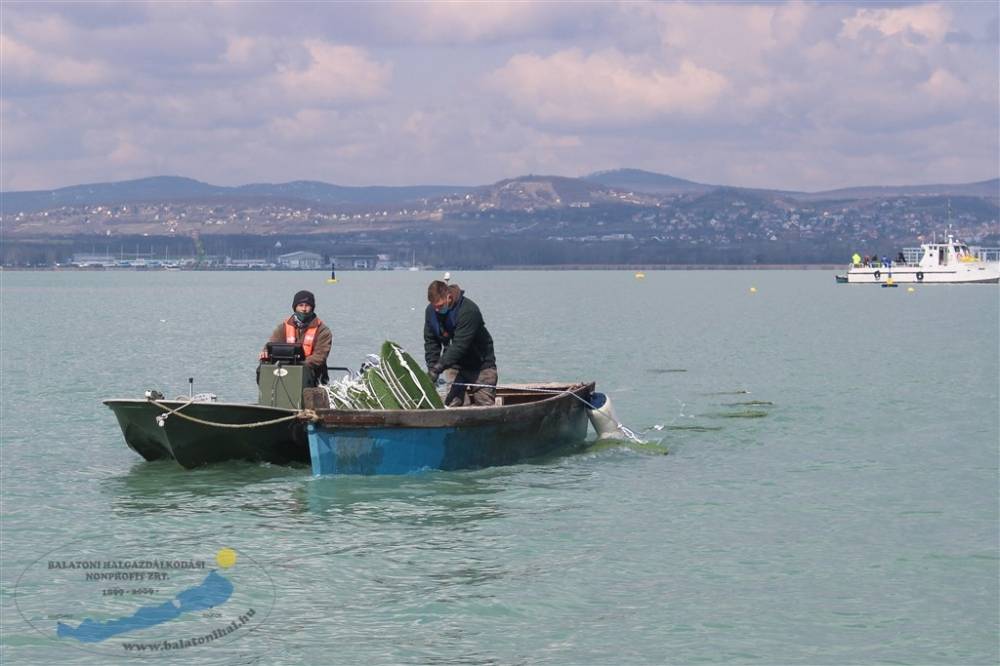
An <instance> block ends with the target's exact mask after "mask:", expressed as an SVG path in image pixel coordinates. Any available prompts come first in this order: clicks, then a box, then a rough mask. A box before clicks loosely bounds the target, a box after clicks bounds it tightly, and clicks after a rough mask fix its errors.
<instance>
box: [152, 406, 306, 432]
mask: <svg viewBox="0 0 1000 666" xmlns="http://www.w3.org/2000/svg"><path fill="white" fill-rule="evenodd" d="M149 401H150V402H151V403H153V404H154V405H156V406H157V407H159V408H160V409H162V410H163V411H165V412H166V414H160V415H159V416H157V417H156V423H157V425H159V426H160V427H161V428H162V427H163V426H164V424H165V423H166V421H167V417H169V416H175V415H176V416H179V417H181V418H182V419H186V420H188V421H191V422H193V423H199V424H201V425H206V426H210V427H213V428H231V429H233V430H240V429H243V428H247V429H250V428H263V427H264V426H269V425H275V424H277V423H283V422H284V421H292V420H295V419H298V420H300V421H318V420H319V415H318V414H316V412H315V411H313V410H311V409H301V410H299V411H297V412H296V413H294V414H289V415H288V416H282V417H280V418H276V419H270V420H268V421H257V422H256V423H217V422H215V421H206V420H205V419H199V418H198V417H196V416H190V415H188V414H184V413H182V412H181V410H182V409H184V408H185V407H188V406H189V405H192V404H194V401H193V400H188V401H187V402H185V403H184V404H183V405H181V406H180V407H177V408H176V409H171V408H170V406H169V405H164V404H162V403H160V402H159V401H157V400H153V399H150V400H149Z"/></svg>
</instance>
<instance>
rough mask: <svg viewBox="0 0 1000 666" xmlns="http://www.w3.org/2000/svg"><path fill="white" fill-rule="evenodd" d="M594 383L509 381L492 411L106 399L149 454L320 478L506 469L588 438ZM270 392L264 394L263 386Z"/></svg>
mask: <svg viewBox="0 0 1000 666" xmlns="http://www.w3.org/2000/svg"><path fill="white" fill-rule="evenodd" d="M594 388H595V387H594V383H593V382H589V383H570V384H567V383H559V384H556V383H549V384H523V385H509V386H505V387H501V388H498V389H497V401H496V402H497V404H496V405H495V406H492V407H461V408H453V409H398V410H376V409H372V410H367V409H366V410H345V409H330V408H329V402H328V395H327V393H326V390H325V389H309V388H306V389H304V390H303V391H302V403H301V408H294V407H282V406H273V405H270V404H246V403H224V402H213V401H195V400H193V399H188V400H183V399H180V400H163V399H161V398H159V397H158V396H156V395H152V396H147V398H146V399H144V400H141V399H140V400H106V401H104V404H105V405H107V406H108V407H109V408H111V410H112V411H113V412H114V414H115V417H116V418H117V419H118V424H119V426H120V427H121V430H122V435H123V436H124V437H125V442H126V444H127V445H128V446H129V448H131V449H132V450H134V451H135V452H136V453H138V454H139V455H141V456H142V457H143V458H145V459H146V460H161V459H173V460H176V461H177V462H178V463H179V464H180V465H182V466H183V467H186V468H194V467H199V466H201V465H206V464H209V463H215V462H222V461H226V460H249V461H260V462H269V463H275V464H281V465H284V464H291V463H311V465H312V469H313V472H314V473H315V474H404V473H407V472H414V471H419V470H425V469H445V470H450V469H464V468H477V467H488V466H493V465H506V464H510V463H514V462H518V461H521V460H524V459H527V458H532V457H535V456H540V455H543V454H546V453H550V452H552V451H554V450H556V449H559V448H562V447H567V446H570V445H574V444H583V443H584V440H585V438H586V436H587V423H588V417H589V416H590V415H591V414H592V412H593V411H594V410H591V409H589V408H588V407H589V406H590V405H591V400H593V399H594V396H595V395H600V394H595V393H594ZM262 394H263V391H262Z"/></svg>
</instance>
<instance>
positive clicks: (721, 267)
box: [0, 263, 846, 273]
mask: <svg viewBox="0 0 1000 666" xmlns="http://www.w3.org/2000/svg"><path fill="white" fill-rule="evenodd" d="M841 269H843V270H846V266H844V265H841V264H794V263H793V264H634V265H633V264H593V265H591V264H560V265H517V266H492V267H490V268H461V267H458V268H454V267H446V266H442V267H440V268H436V267H427V268H421V269H419V270H416V271H412V270H405V271H403V270H375V269H347V268H344V269H340V268H338V269H337V272H338V273H407V272H410V273H433V272H438V271H443V270H452V271H454V270H460V271H466V272H470V271H836V270H841ZM7 271H11V272H53V273H61V272H66V273H127V272H135V273H176V272H183V273H195V272H197V273H329V272H330V271H329V269H320V268H310V269H301V268H134V267H117V266H116V267H110V266H109V267H86V268H84V267H75V266H58V267H57V266H0V272H7Z"/></svg>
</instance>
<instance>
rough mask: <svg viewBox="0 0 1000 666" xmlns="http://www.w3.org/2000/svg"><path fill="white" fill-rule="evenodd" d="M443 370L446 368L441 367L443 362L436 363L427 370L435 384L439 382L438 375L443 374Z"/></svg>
mask: <svg viewBox="0 0 1000 666" xmlns="http://www.w3.org/2000/svg"><path fill="white" fill-rule="evenodd" d="M442 370H444V368H442V367H441V364H440V363H436V364H435V365H434V367H432V368H430V369H429V370H428V371H427V376H428V377H430V378H431V381H432V382H434V383H435V384H437V380H438V377H440V376H441V371H442Z"/></svg>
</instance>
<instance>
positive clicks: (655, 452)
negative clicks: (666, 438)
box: [586, 439, 670, 456]
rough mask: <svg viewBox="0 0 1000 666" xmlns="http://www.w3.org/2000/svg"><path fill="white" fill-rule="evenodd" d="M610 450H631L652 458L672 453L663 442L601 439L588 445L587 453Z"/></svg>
mask: <svg viewBox="0 0 1000 666" xmlns="http://www.w3.org/2000/svg"><path fill="white" fill-rule="evenodd" d="M610 449H629V450H631V451H635V452H636V453H645V454H647V455H651V456H665V455H667V454H668V453H670V450H669V449H668V448H667V445H666V444H664V443H662V442H633V441H626V440H622V439H599V440H597V441H595V442H593V443H592V444H590V445H588V446H587V448H586V452H587V453H596V452H598V451H608V450H610Z"/></svg>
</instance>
